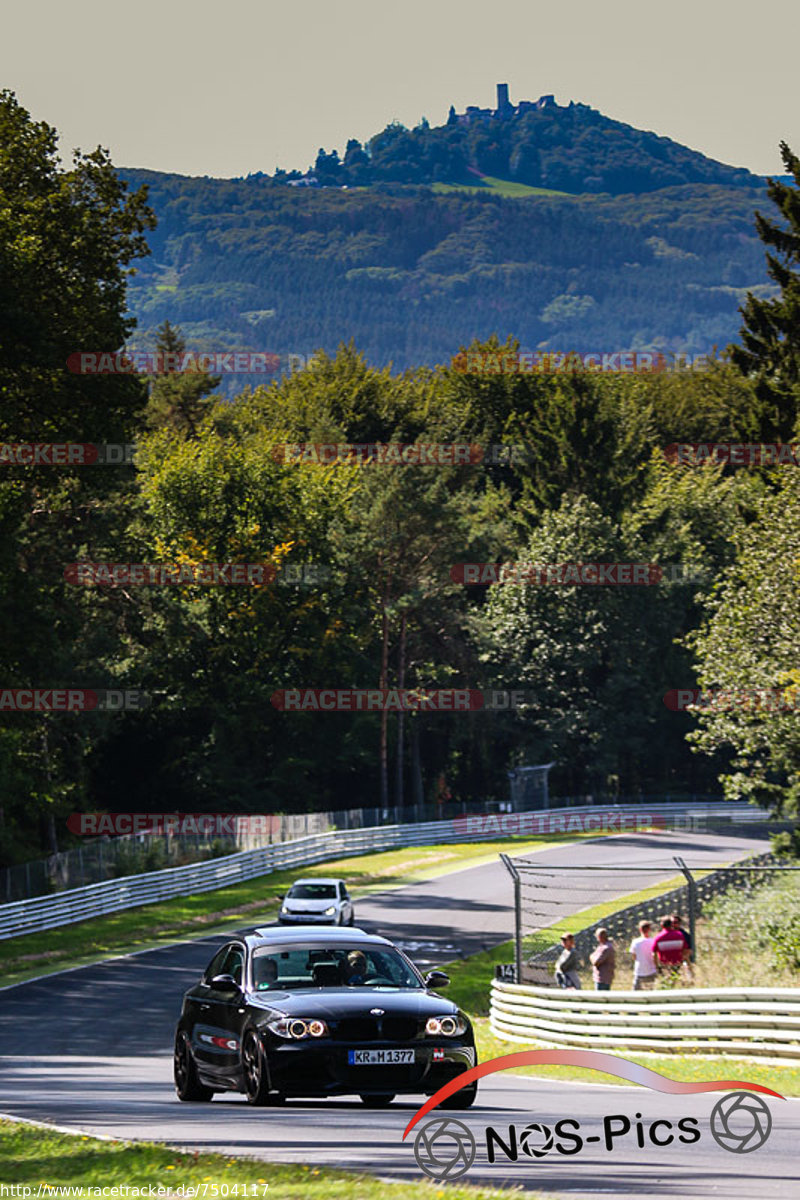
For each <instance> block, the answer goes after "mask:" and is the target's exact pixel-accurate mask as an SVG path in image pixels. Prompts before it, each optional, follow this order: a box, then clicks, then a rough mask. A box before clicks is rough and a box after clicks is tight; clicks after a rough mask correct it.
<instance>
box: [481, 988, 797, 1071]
mask: <svg viewBox="0 0 800 1200" xmlns="http://www.w3.org/2000/svg"><path fill="white" fill-rule="evenodd" d="M490 1026H491V1029H492V1031H493V1033H495V1034H496V1036H497V1037H499V1038H502V1039H503V1040H506V1041H513V1042H536V1043H537V1044H543V1045H545V1046H568V1047H580V1046H583V1047H591V1049H592V1050H600V1049H605V1050H639V1051H646V1052H649V1053H656V1054H657V1053H659V1052H660V1053H681V1052H687V1051H694V1052H695V1053H700V1054H727V1055H741V1056H744V1055H747V1056H748V1057H751V1058H787V1059H797V1058H800V989H793V988H763V987H747V988H709V989H703V990H702V991H701V990H700V989H696V988H670V989H665V990H663V991H652V992H644V991H642V992H632V991H631V992H589V991H586V992H582V991H572V990H569V991H562V992H556V993H555V994H554V992H553V989H552V988H539V987H530V986H527V985H525V984H515V983H506V982H505V981H504V980H498V979H495V980H494V981H493V983H492V993H491V1007H490Z"/></svg>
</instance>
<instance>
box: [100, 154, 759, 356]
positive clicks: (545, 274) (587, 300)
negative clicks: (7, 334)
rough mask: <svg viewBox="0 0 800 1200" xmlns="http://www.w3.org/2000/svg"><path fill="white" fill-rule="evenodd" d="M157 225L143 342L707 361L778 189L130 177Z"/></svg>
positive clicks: (733, 328)
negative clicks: (493, 187) (619, 191)
mask: <svg viewBox="0 0 800 1200" xmlns="http://www.w3.org/2000/svg"><path fill="white" fill-rule="evenodd" d="M122 175H123V177H124V178H125V179H126V180H127V181H128V182H129V183H130V185H131V186H133V187H138V186H140V185H142V184H146V185H147V187H148V192H149V201H150V205H151V207H152V209H153V211H154V212H155V214H156V216H157V218H158V226H157V228H156V230H155V231H154V232H153V233H152V234H150V235H149V237H148V242H149V245H150V247H151V250H152V255H151V257H150V258H149V259H147V260H145V262H144V263H142V265H141V269H140V271H139V273H138V274H137V276H136V277H135V278H134V280H133V281H132V284H131V287H130V289H129V301H128V302H129V306H130V310H131V313H132V315H133V316H134V317H135V318H136V321H137V329H136V333H135V337H134V338H133V341H135V343H136V345H139V346H152V345H153V344H154V343H155V338H156V336H157V333H156V330H157V328H158V326H159V325H160V324H161V323H162V322H163V321H164V320H170V321H172V322H173V323H175V324H178V325H180V327H181V329H182V330H183V334H184V336H185V337H186V340H187V342H188V343H189V344H190V345H191V346H196V347H198V348H205V347H213V348H217V347H222V348H225V349H233V348H236V347H243V348H251V349H253V350H266V351H270V352H274V353H277V354H280V355H287V354H301V355H303V356H308V355H309V354H311V353H313V352H314V351H315V350H317V349H319V348H322V349H324V350H326V352H328V353H329V354H334V353H335V352H336V348H337V346H338V345H339V344H340V343H341V342H348V341H350V339H351V338H352V339H353V340H354V341H355V343H356V345H357V346H358V347H359V349H360V350H361V351H362V353H363V354H364V355H365V357H366V359H367V361H368V362H370V363H372V364H373V365H375V366H385V365H389V364H392V365H393V366H394V367H395V368H396V369H401V370H402V369H405V368H410V367H414V366H418V365H427V366H435V365H436V364H438V363H447V362H450V361H451V359H452V356H453V354H455V353H456V351H457V349H458V347H459V345H460V344H462V343H468V342H470V341H472V340H473V338H478V339H481V340H485V339H486V338H488V337H490V336H491V335H492V334H497V335H498V336H499V337H500V338H501V339H503V340H505V338H506V337H508V336H513V337H515V338H517V339H518V340H519V341H520V342H521V343H522V345H523V346H525V347H527V348H528V349H536V348H544V349H554V350H559V351H561V350H564V349H574V350H583V351H617V350H637V349H646V350H649V349H662V350H665V351H671V352H689V353H697V352H707V351H709V350H710V349H711V348H712V347H713V346H714V345H720V346H723V345H725V344H726V343H727V342H729V341H730V340H731V339H732V338H733V337H735V336H736V333H737V332H738V328H739V323H740V319H739V315H738V311H737V309H738V306H739V305H740V304H742V303H743V301H744V299H745V296H746V293H747V290H748V288H750V289H755V291H756V292H757V293H759V292H760V291H763V292H764V294H766V292H767V291H769V284H768V280H767V276H766V274H765V272H764V261H763V253H762V251H761V248H760V244H759V241H758V237H757V235H756V231H755V227H754V216H753V214H754V211H755V209H756V208H757V207H761V206H763V205H764V204H766V203H767V198H766V193H765V190H764V185H763V184H760V185H759V186H758V187H734V186H723V185H721V184H686V185H684V186H680V187H672V188H667V189H664V190H660V191H656V192H649V193H647V194H645V195H641V196H632V195H629V196H616V197H615V196H587V197H576V198H572V197H567V198H558V197H546V196H543V197H537V198H531V199H510V198H507V197H503V196H499V195H496V194H492V193H488V194H486V195H471V194H469V193H466V192H465V193H457V192H452V193H449V194H447V195H436V194H434V193H433V192H432V191H431V190H430V189H429V188H423V187H400V186H399V185H398V186H393V185H392V186H390V185H385V186H383V187H381V188H372V189H367V190H355V191H350V190H348V191H342V190H339V189H337V188H323V189H319V190H313V189H310V190H300V189H295V188H292V187H289V186H288V185H287V186H281V187H277V186H275V185H273V184H272V183H271V182H270V181H269V180H264V179H247V180H225V179H189V178H184V177H181V176H174V175H164V174H160V173H158V172H150V171H125V172H123V173H122Z"/></svg>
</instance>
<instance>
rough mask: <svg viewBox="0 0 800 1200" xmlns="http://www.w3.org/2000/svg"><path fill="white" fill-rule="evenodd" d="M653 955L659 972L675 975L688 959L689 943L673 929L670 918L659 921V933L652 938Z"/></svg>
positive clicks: (679, 932) (681, 934)
mask: <svg viewBox="0 0 800 1200" xmlns="http://www.w3.org/2000/svg"><path fill="white" fill-rule="evenodd" d="M653 954H654V956H655V960H656V966H657V967H658V969H659V971H660V972H665V971H668V972H669V973H670V975H673V976H674V975H677V974H678V972H679V971H680V969H681V966H682V964H683V963H684V962H685V961H686V959H687V958H688V957H689V943H688V941H687V940H686V938H685V936H684V934H683V933H682V931H681V930H680V929H674V928H673V925H672V918H671V917H664V918H663V919H662V921H661V933H659V934H658V936H657V937H654V938H653Z"/></svg>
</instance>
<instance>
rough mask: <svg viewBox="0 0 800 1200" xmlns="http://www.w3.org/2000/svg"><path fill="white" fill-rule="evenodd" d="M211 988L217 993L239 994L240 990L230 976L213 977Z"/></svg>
mask: <svg viewBox="0 0 800 1200" xmlns="http://www.w3.org/2000/svg"><path fill="white" fill-rule="evenodd" d="M211 986H212V987H213V988H216V989H217V991H218V992H240V991H241V990H242V989H241V988H240V987H239V984H238V983H237V982H236V980H235V979H234V978H233V976H232V975H215V976H214V978H213V979H212V980H211Z"/></svg>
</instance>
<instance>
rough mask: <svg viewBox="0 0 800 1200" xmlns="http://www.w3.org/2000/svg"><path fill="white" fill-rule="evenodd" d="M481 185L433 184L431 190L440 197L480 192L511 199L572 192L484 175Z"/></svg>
mask: <svg viewBox="0 0 800 1200" xmlns="http://www.w3.org/2000/svg"><path fill="white" fill-rule="evenodd" d="M482 178H483V184H479V183H476V184H469V183H434V185H433V190H434V192H438V193H439V194H441V195H444V194H446V193H447V192H472V193H475V194H478V195H480V194H481V193H482V192H484V193H485V192H495V193H497V194H498V195H500V196H508V197H510V198H511V199H517V200H519V199H525V198H527V197H528V196H569V197H571V198H574V197H573V193H572V192H557V191H554V190H553V189H552V188H540V187H529V186H528V184H527V183H514V182H513V181H512V180H510V179H498V178H496V177H495V176H494V175H484V176H482Z"/></svg>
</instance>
